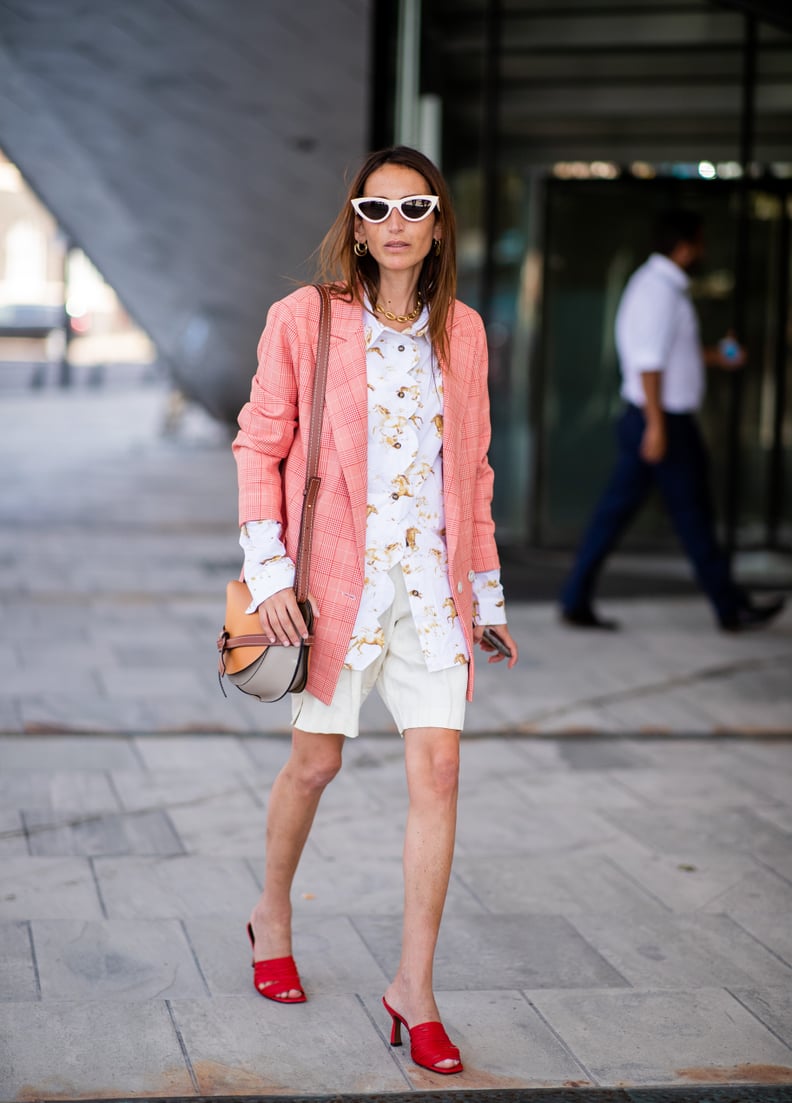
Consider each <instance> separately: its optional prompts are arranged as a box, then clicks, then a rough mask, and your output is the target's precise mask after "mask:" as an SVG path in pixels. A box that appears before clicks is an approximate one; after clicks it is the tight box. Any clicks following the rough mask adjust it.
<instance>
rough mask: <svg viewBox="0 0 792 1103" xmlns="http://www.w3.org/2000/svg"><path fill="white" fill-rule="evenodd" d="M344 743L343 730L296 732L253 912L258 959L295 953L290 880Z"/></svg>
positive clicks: (270, 817) (273, 795) (277, 792)
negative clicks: (292, 933)
mask: <svg viewBox="0 0 792 1103" xmlns="http://www.w3.org/2000/svg"><path fill="white" fill-rule="evenodd" d="M343 744H344V736H343V735H324V734H322V735H317V734H315V733H313V732H304V731H300V730H299V729H298V728H295V729H294V731H293V733H292V749H291V754H290V756H289V759H288V761H287V762H286V765H285V766H284V767H283V769H282V770H281V772H280V773H279V774H278V776H277V778H276V779H275V783H274V784H273V786H272V791H271V792H270V799H269V809H268V812H267V848H266V865H265V873H264V888H263V891H262V893H261V896H260V897H259V899H258V902H257V903H256V905H255V907H254V908H253V912H252V914H251V916H250V923H251V925H252V927H253V933H254V935H255V939H256V961H268V960H269V959H270V958H278V957H287V956H288V955H289V954H291V952H292V936H291V918H292V909H291V887H292V881H293V880H294V874H295V873H296V871H297V864H298V863H299V861H300V855H301V854H302V852H303V847H304V846H305V843H306V840H307V838H308V833H309V831H310V830H311V824H312V823H313V821H314V816H315V815H316V809H317V808H318V806H319V800H320V798H321V796H322V793H323V792H324V790H325V787H326V786H327V785H328V784H329V782H331V781H332V780H333V778H334V777H335V776H336V774H337V773H338V771H339V770H340V768H341V750H342V747H343ZM275 994H276V995H281V994H282V993H275ZM288 994H289V995H291V996H295V997H296V996H298V995H299V993H298V992H296V991H291V992H289V993H288Z"/></svg>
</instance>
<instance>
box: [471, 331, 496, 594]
mask: <svg viewBox="0 0 792 1103" xmlns="http://www.w3.org/2000/svg"><path fill="white" fill-rule="evenodd" d="M474 364H475V369H474V370H475V372H476V384H477V388H476V390H477V393H476V397H475V401H474V402H473V403H472V404H471V408H472V409H473V411H474V413H475V415H476V416H477V418H478V426H477V439H478V448H479V456H478V463H477V467H476V485H475V490H474V497H473V570H474V571H475V572H476V573H477V574H480V573H482V572H484V571H494V570H497V569H498V567H499V566H500V559H499V557H498V549H497V547H496V545H495V522H494V521H493V520H492V492H493V487H494V483H495V475H494V472H493V470H492V467H491V466H490V462H489V459H488V456H487V453H488V451H489V446H490V438H491V435H492V427H491V424H490V403H489V389H488V387H487V373H488V354H487V338H486V335H485V332H484V324H483V322H482V321H481V319H480V318H479V319H478V325H477V327H476V354H475V360H474Z"/></svg>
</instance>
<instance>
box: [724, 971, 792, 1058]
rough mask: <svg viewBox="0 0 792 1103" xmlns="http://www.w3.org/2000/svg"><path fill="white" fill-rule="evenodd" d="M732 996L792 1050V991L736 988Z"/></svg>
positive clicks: (787, 989)
mask: <svg viewBox="0 0 792 1103" xmlns="http://www.w3.org/2000/svg"><path fill="white" fill-rule="evenodd" d="M732 995H733V996H735V997H736V999H738V1000H739V1001H740V1003H741V1004H742V1005H743V1006H744V1007H746V1008H747V1009H748V1010H749V1011H750V1012H751V1014H752V1015H754V1016H755V1017H756V1018H757V1019H758V1020H759V1021H760V1022H761V1023H763V1024H764V1026H766V1027H767V1029H768V1030H770V1031H771V1032H772V1033H773V1034H775V1036H776V1037H777V1038H778V1039H779V1040H780V1041H782V1042H784V1043H786V1045H787V1046H789V1048H790V1049H792V990H791V989H790V988H789V986H788V985H785V986H783V987H778V988H775V987H773V988H762V989H756V988H734V989H732Z"/></svg>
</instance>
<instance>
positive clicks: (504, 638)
mask: <svg viewBox="0 0 792 1103" xmlns="http://www.w3.org/2000/svg"><path fill="white" fill-rule="evenodd" d="M485 628H489V630H490V632H492V634H493V635H494V636H497V637H498V639H499V640H500V641H501V643H503V644H505V645H506V647H508V649H509V651H511V658H510V659H509V670H511V668H512V667H513V666H514V665H515V663H516V662H517V659H518V658H519V653H518V651H517V644H516V643H515V642H514V638H513V637H512V635H511V633H510V632H509V629H508V628H507V627H506V625H505V624H493V625H491V626H490V625H486V624H476V625H474V626H473V642H474V643H477V644H478V645H479V647H480V648H481V650H482V651H486V652H488V654H489V658H488V659H487V662H488V663H499V662H502V661H503V660H504V659H505V658H506V656H505V655H501V653H500V652H499V651H497V650H496V649H495V648H494V647H493V646H492V644H491V643H488V642H487V641H486V640H485V639H484V630H485Z"/></svg>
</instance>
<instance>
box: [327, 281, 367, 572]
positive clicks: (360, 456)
mask: <svg viewBox="0 0 792 1103" xmlns="http://www.w3.org/2000/svg"><path fill="white" fill-rule="evenodd" d="M325 408H326V413H327V419H328V421H329V423H330V428H331V430H332V433H333V441H334V443H335V446H336V451H337V453H338V460H339V463H340V464H341V469H342V471H343V473H344V480H345V481H346V484H347V490H348V491H349V498H350V501H351V503H352V517H353V521H354V526H355V536H356V538H357V544H358V547H359V548H360V549H361V553H362V551H363V549H365V546H366V499H367V496H368V446H367V435H368V392H367V389H366V349H365V345H364V343H363V324H362V318H361V308H360V306H359V304H357V303H345V302H343V301H340V300H338V299H334V300H333V312H332V323H331V337H330V362H329V368H328V375H327V390H326V393H325Z"/></svg>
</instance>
